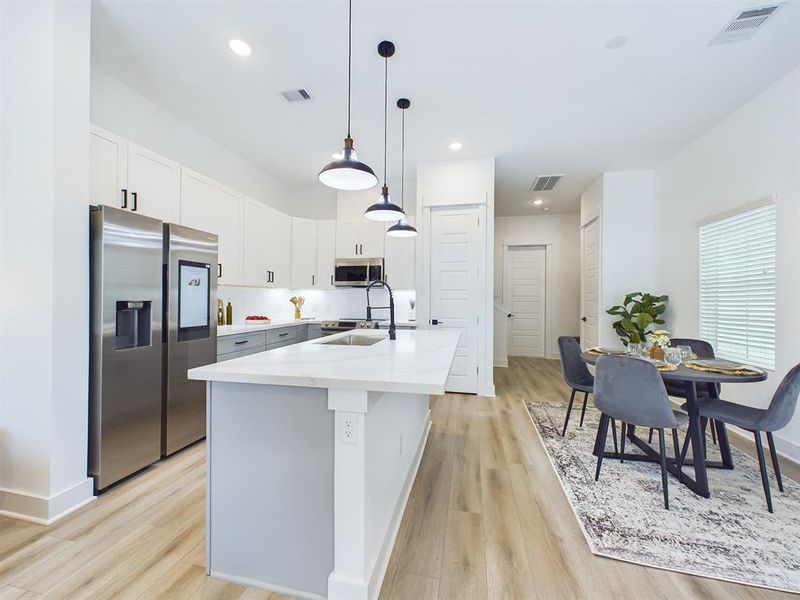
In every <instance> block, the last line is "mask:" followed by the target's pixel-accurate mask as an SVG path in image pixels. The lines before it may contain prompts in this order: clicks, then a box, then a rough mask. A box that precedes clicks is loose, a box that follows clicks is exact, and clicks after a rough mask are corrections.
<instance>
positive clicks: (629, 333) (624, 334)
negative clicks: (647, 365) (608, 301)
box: [606, 292, 669, 346]
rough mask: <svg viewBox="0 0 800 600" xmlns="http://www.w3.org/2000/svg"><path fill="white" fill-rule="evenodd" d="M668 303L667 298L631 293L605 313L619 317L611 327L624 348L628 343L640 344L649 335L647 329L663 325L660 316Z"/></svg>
mask: <svg viewBox="0 0 800 600" xmlns="http://www.w3.org/2000/svg"><path fill="white" fill-rule="evenodd" d="M668 301H669V296H654V295H652V294H645V293H643V292H631V293H630V294H628V295H626V296H625V298H624V300H623V301H622V304H618V305H616V306H612V307H611V308H609V309H608V310H607V311H606V312H607V313H608V314H610V315H614V316H615V317H619V319H618V320H617V321H614V322H613V323H612V324H611V327H612V328H613V329H614V332H615V333H616V334H617V335H618V336H619V339H620V340H622V343H623V344H625V346H627V345H628V344H630V343H634V344H640V343H642V342H644V341H645V340H646V339H647V336H648V334H649V333H650V331H648V327H650V326H651V325H653V324H655V325H663V324H664V322H665V321H664V319H662V318H661V316H662V315H663V314H664V311H665V310H667V302H668Z"/></svg>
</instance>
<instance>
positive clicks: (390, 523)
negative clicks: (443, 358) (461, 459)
mask: <svg viewBox="0 0 800 600" xmlns="http://www.w3.org/2000/svg"><path fill="white" fill-rule="evenodd" d="M429 426H430V409H429V398H428V396H427V395H423V394H398V393H380V392H370V393H369V407H368V409H367V414H366V440H365V442H366V479H367V485H366V495H367V502H366V513H367V514H366V558H367V580H368V581H369V585H370V594H369V596H370V597H373V596H375V597H377V595H378V590H379V589H380V585H381V580H382V578H383V577H384V574H385V570H386V566H387V564H388V561H389V555H390V554H391V551H392V547H393V545H394V541H395V537H396V536H397V531H398V529H399V527H400V521H401V519H402V518H403V511H404V509H405V506H406V501H407V499H408V495H409V493H410V491H411V486H412V485H413V483H414V478H415V476H416V472H417V468H418V466H419V461H420V460H421V458H422V452H423V450H424V445H425V441H426V439H427V435H428V430H429Z"/></svg>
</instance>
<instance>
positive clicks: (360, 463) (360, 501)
mask: <svg viewBox="0 0 800 600" xmlns="http://www.w3.org/2000/svg"><path fill="white" fill-rule="evenodd" d="M328 409H330V410H333V411H335V417H334V444H333V446H334V567H333V572H332V573H331V574H330V576H329V577H328V598H335V599H336V600H368V598H367V597H368V590H369V582H368V580H367V513H366V503H367V490H366V483H367V470H366V464H367V463H366V436H365V428H366V413H367V392H366V391H358V390H340V389H330V390H328Z"/></svg>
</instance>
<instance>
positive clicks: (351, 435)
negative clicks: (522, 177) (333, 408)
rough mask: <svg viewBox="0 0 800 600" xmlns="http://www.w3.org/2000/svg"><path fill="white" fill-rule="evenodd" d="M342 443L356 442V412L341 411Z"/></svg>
mask: <svg viewBox="0 0 800 600" xmlns="http://www.w3.org/2000/svg"><path fill="white" fill-rule="evenodd" d="M340 437H341V442H342V443H343V444H357V443H358V415H357V414H356V413H343V414H342V425H341V432H340Z"/></svg>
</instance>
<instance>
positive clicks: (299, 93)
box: [281, 89, 311, 102]
mask: <svg viewBox="0 0 800 600" xmlns="http://www.w3.org/2000/svg"><path fill="white" fill-rule="evenodd" d="M281 96H283V99H284V100H286V101H287V102H305V101H306V100H311V95H310V94H309V93H308V92H307V91H305V90H304V89H299V90H284V91H282V92H281Z"/></svg>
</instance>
